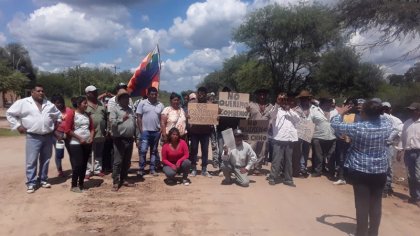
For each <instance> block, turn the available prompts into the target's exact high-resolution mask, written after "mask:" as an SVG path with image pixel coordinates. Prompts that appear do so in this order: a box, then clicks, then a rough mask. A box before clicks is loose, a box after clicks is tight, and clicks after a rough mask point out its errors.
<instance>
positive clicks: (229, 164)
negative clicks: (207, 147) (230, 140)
mask: <svg viewBox="0 0 420 236" xmlns="http://www.w3.org/2000/svg"><path fill="white" fill-rule="evenodd" d="M233 136H234V137H235V144H236V148H235V149H232V150H229V149H228V147H227V146H226V145H225V146H223V155H222V161H223V162H222V171H223V175H224V176H225V179H224V180H223V181H222V184H223V185H229V184H232V178H231V174H232V173H234V174H235V176H236V183H237V184H238V185H239V186H242V187H248V186H249V179H248V171H249V170H250V169H251V167H252V166H253V165H254V164H255V163H256V162H257V160H258V159H257V155H256V154H255V152H254V150H252V148H251V145H249V144H248V143H246V142H244V141H243V133H242V131H241V130H240V129H236V130H234V131H233Z"/></svg>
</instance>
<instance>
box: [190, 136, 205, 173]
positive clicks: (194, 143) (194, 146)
mask: <svg viewBox="0 0 420 236" xmlns="http://www.w3.org/2000/svg"><path fill="white" fill-rule="evenodd" d="M209 141H210V134H191V156H190V160H191V165H192V167H193V169H196V168H197V167H196V166H197V154H198V144H199V143H200V145H201V169H203V170H206V169H207V161H208V159H209Z"/></svg>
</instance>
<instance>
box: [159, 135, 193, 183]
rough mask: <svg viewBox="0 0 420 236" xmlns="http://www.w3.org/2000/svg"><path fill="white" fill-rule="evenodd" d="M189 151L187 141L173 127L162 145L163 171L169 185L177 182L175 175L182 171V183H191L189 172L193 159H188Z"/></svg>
mask: <svg viewBox="0 0 420 236" xmlns="http://www.w3.org/2000/svg"><path fill="white" fill-rule="evenodd" d="M188 157H189V152H188V146H187V143H186V142H185V141H184V140H182V139H181V138H180V133H179V130H178V129H177V128H175V127H174V128H172V129H170V130H169V132H168V140H167V142H166V143H165V144H164V145H163V147H162V162H163V164H164V167H163V172H164V173H165V175H166V177H167V183H168V184H169V185H172V184H175V183H176V180H175V176H176V174H177V173H178V172H182V174H183V175H182V183H183V184H184V185H189V184H190V182H189V180H188V178H187V177H188V172H189V171H190V167H191V161H190V160H188Z"/></svg>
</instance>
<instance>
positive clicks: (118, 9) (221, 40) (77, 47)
mask: <svg viewBox="0 0 420 236" xmlns="http://www.w3.org/2000/svg"><path fill="white" fill-rule="evenodd" d="M273 2H277V3H279V4H283V5H287V4H296V3H297V2H299V0H206V1H204V0H203V1H193V0H154V1H150V0H125V1H117V0H61V1H60V0H22V1H17V0H0V46H4V45H5V44H7V43H9V42H20V43H22V44H23V45H24V46H25V47H26V48H27V49H28V51H29V52H30V55H31V58H32V60H33V63H34V64H35V66H36V67H38V68H39V69H40V70H45V71H60V70H63V69H66V68H69V67H74V66H76V65H82V66H90V67H108V68H113V67H114V66H116V67H117V69H118V71H122V70H132V69H133V68H135V67H137V66H138V64H139V62H140V61H141V60H142V59H143V57H144V56H145V55H146V54H147V53H148V52H149V51H151V50H152V49H153V48H154V46H155V45H156V44H159V47H160V50H161V60H162V72H161V89H164V90H168V91H182V90H186V89H194V88H195V86H196V85H197V83H199V82H200V81H201V80H202V79H203V78H204V76H206V75H207V74H208V73H209V72H212V71H214V70H218V69H220V68H221V67H222V63H223V61H224V60H225V59H227V58H230V57H232V56H233V55H235V54H237V53H239V52H240V50H241V48H243V47H241V45H238V44H237V43H235V42H233V41H232V39H231V38H232V37H231V36H232V31H233V29H235V28H236V27H238V26H239V25H240V24H241V22H242V20H243V19H244V17H245V16H246V14H247V13H249V12H250V11H253V10H255V9H257V8H260V7H263V6H266V5H267V4H271V3H273ZM307 2H312V1H311V0H308V1H307ZM321 2H325V3H330V2H334V1H333V0H321ZM372 35H375V33H374V32H373V33H371V34H370V35H355V36H354V37H353V38H352V40H351V42H352V43H353V44H355V45H363V44H365V43H366V42H368V39H371V38H372ZM412 45H415V44H414V42H408V41H406V42H395V43H394V44H392V45H390V46H388V47H387V48H381V49H375V50H373V51H371V50H362V47H360V49H359V50H360V52H361V53H363V59H364V60H366V61H372V62H375V63H378V64H380V65H381V66H383V68H384V69H385V70H386V71H387V72H388V73H403V72H405V71H406V70H407V69H408V68H409V67H410V66H411V65H412V64H413V63H414V61H405V62H397V61H396V55H398V54H399V53H401V52H402V51H404V49H405V48H409V47H410V46H412Z"/></svg>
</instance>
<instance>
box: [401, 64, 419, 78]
mask: <svg viewBox="0 0 420 236" xmlns="http://www.w3.org/2000/svg"><path fill="white" fill-rule="evenodd" d="M404 77H405V81H407V82H408V83H414V82H420V62H417V63H416V64H414V65H413V66H412V67H410V68H409V69H408V70H407V72H405V74H404Z"/></svg>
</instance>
